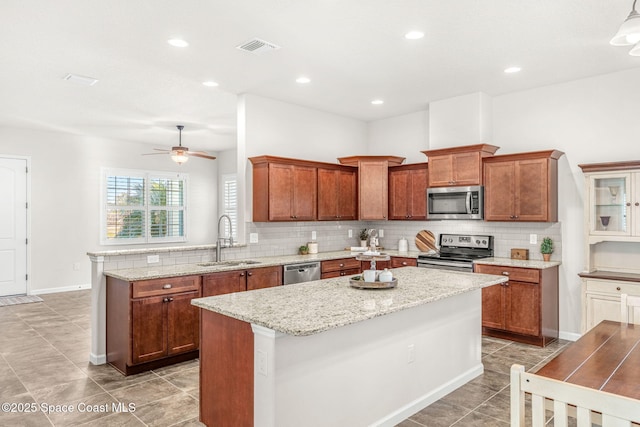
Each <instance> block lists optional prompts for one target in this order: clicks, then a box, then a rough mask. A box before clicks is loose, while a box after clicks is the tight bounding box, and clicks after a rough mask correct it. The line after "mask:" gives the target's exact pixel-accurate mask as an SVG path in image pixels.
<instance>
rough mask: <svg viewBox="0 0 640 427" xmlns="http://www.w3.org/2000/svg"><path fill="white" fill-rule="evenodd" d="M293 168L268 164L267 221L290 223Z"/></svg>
mask: <svg viewBox="0 0 640 427" xmlns="http://www.w3.org/2000/svg"><path fill="white" fill-rule="evenodd" d="M292 200H293V166H291V165H281V164H277V163H271V164H269V221H291V220H292V216H293V206H292V203H291V202H292Z"/></svg>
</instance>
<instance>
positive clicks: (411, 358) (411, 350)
mask: <svg viewBox="0 0 640 427" xmlns="http://www.w3.org/2000/svg"><path fill="white" fill-rule="evenodd" d="M415 361H416V347H415V345H413V344H409V346H408V347H407V364H409V363H413V362H415Z"/></svg>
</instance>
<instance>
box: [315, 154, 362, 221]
mask: <svg viewBox="0 0 640 427" xmlns="http://www.w3.org/2000/svg"><path fill="white" fill-rule="evenodd" d="M357 184H358V180H357V169H355V168H352V167H346V166H344V167H341V168H336V169H334V168H332V169H326V168H318V220H320V221H330V220H334V221H335V220H341V221H342V220H354V219H356V218H357V196H358V189H357Z"/></svg>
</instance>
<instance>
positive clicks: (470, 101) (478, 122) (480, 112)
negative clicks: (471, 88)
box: [429, 92, 493, 149]
mask: <svg viewBox="0 0 640 427" xmlns="http://www.w3.org/2000/svg"><path fill="white" fill-rule="evenodd" d="M491 120H492V117H491V98H490V97H489V96H488V95H487V94H485V93H482V92H475V93H470V94H468V95H461V96H456V97H454V98H448V99H443V100H440V101H435V102H431V103H429V147H430V148H432V149H434V148H446V147H455V146H459V145H472V144H481V143H491V140H492V139H493V135H492V126H491Z"/></svg>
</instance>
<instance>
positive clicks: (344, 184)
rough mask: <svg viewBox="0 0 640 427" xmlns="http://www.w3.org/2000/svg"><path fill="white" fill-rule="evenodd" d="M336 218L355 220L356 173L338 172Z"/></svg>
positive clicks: (356, 212)
mask: <svg viewBox="0 0 640 427" xmlns="http://www.w3.org/2000/svg"><path fill="white" fill-rule="evenodd" d="M337 175H338V194H337V198H338V218H339V219H340V220H343V221H344V220H353V219H357V216H358V211H357V204H358V203H357V200H358V179H357V175H356V172H355V171H353V172H349V171H338V174H337Z"/></svg>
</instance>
